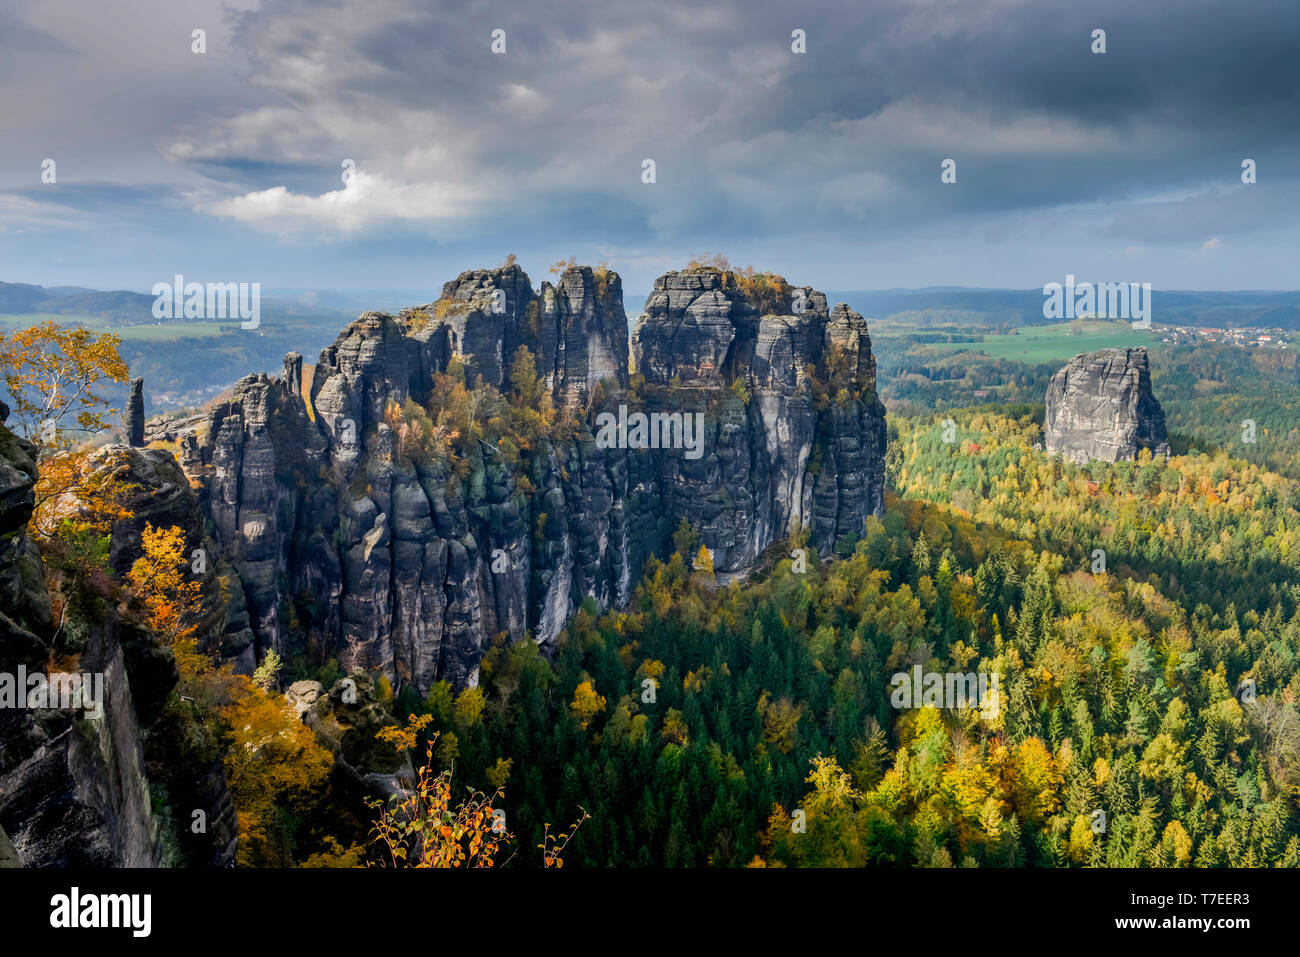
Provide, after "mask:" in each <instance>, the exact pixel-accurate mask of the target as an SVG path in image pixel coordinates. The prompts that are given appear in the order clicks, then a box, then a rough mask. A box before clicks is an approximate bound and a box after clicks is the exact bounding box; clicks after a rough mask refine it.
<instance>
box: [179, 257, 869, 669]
mask: <svg viewBox="0 0 1300 957" xmlns="http://www.w3.org/2000/svg"><path fill="white" fill-rule="evenodd" d="M728 275H729V274H728ZM520 345H523V346H527V348H528V349H529V350H530V351H531V352H532V353H533V355H534V357H535V361H536V366H537V370H538V373H539V378H540V381H541V382H542V383H544V385H545V387H546V388H548V389H549V390H550V391H551V394H552V398H553V400H554V404H555V406H556V407H557V408H559V409H566V408H567V409H570V410H573V412H574V413H575V414H576V416H577V420H578V425H577V428H576V434H574V435H572V436H571V437H568V438H557V437H555V436H552V437H550V438H543V439H542V440H540V441H539V442H537V443H535V444H534V445H533V446H532V447H531V448H529V449H528V450H526V451H525V453H524V454H523V455H522V456H520V457H515V456H513V455H510V454H507V453H506V452H504V451H503V450H502V449H500V448H497V447H494V446H492V445H490V444H488V443H486V442H475V443H473V444H472V447H471V448H470V449H469V450H468V451H467V452H464V454H463V461H462V462H461V463H460V467H459V470H458V471H453V468H454V467H453V464H452V463H451V462H450V461H448V459H447V457H446V456H433V457H412V456H408V455H404V454H402V451H401V441H402V437H401V436H399V435H397V434H395V432H394V430H393V429H390V427H389V425H388V424H387V423H386V422H385V421H384V412H385V409H386V408H387V407H388V406H389V405H390V403H394V402H396V403H398V404H401V403H403V402H405V401H406V400H407V399H411V400H414V401H415V402H417V403H421V404H423V403H427V402H428V401H429V399H430V396H431V393H432V389H433V381H434V376H435V375H436V374H437V373H440V372H443V371H446V370H447V369H448V367H449V365H450V364H451V363H452V361H453V360H457V361H458V362H459V363H460V364H461V365H462V366H463V368H464V369H465V372H466V378H467V380H468V381H469V382H471V383H472V382H473V381H475V380H476V379H481V381H482V382H483V383H484V384H490V385H492V386H494V387H496V388H498V389H500V390H502V391H505V390H508V389H509V388H510V386H511V382H510V368H511V364H512V361H513V357H514V352H515V349H517V348H518V346H520ZM631 351H632V353H633V356H634V361H635V372H636V373H637V375H635V376H633V375H630V374H629V367H628V357H629V343H628V334H627V321H626V317H625V315H624V312H623V306H622V286H621V282H620V280H619V277H618V276H617V274H615V273H612V272H602V271H593V270H591V269H588V268H580V267H570V268H568V269H567V270H566V271H565V272H564V273H563V275H562V276H561V277H560V278H559V280H558V281H557V282H556V283H555V284H554V285H552V284H550V283H543V284H542V287H541V290H540V291H539V292H534V291H533V289H532V287H531V284H530V282H529V280H528V277H527V275H526V274H524V272H523V270H521V269H519V267H518V266H514V265H511V266H506V267H502V268H500V269H495V270H478V271H471V272H466V273H462V274H461V275H460V277H458V278H457V279H456V280H455V281H453V282H450V283H447V284H446V285H445V286H444V289H443V296H442V298H441V299H440V300H439V301H438V302H436V303H430V304H427V305H425V306H421V307H417V308H414V309H410V310H405V311H403V312H402V313H401V314H400V315H399V316H396V317H393V316H388V315H384V314H380V313H367V314H365V315H363V316H361V317H360V318H359V319H357V320H356V321H355V322H353V323H352V324H351V325H350V326H348V327H347V328H346V329H345V330H343V332H342V333H341V334H340V335H339V337H338V339H337V340H336V341H335V343H334V344H333V345H331V346H330V347H328V348H327V349H325V350H324V351H323V352H322V353H321V356H320V360H319V362H318V364H317V366H316V368H315V371H314V374H313V377H312V384H311V389H310V400H309V402H310V404H309V403H308V400H306V399H304V397H303V395H302V391H303V390H302V387H301V383H300V381H299V379H300V376H301V361H300V359H298V360H295V359H294V357H293V356H292V355H291V356H290V357H289V358H288V359H287V360H286V373H285V375H284V376H283V377H281V378H275V379H271V378H268V377H266V376H250V377H248V378H246V379H244V380H242V381H241V382H240V383H239V384H238V385H237V386H236V388H235V390H234V392H233V394H232V396H231V398H230V399H229V400H228V401H226V402H223V403H220V404H219V405H217V406H216V407H214V408H213V409H212V410H211V411H210V413H209V416H208V418H207V420H206V422H205V423H203V424H201V425H200V426H199V427H197V428H195V429H193V430H192V434H189V435H183V436H181V445H182V464H183V465H184V467H185V468H186V470H187V472H189V473H190V475H191V476H193V477H196V478H198V479H200V480H201V481H202V482H203V484H204V487H205V492H204V494H203V498H204V501H205V508H206V509H207V513H208V515H209V516H210V518H211V520H212V525H213V527H214V530H215V537H216V539H217V542H218V545H219V549H220V550H221V551H222V554H223V555H224V556H227V557H228V558H229V560H230V562H231V564H232V566H233V568H234V569H235V570H236V572H237V574H238V579H239V581H240V582H241V583H242V586H243V592H244V595H245V600H246V605H247V610H248V625H249V631H250V636H241V635H240V634H239V633H238V631H237V629H235V628H234V627H233V626H232V627H230V628H228V629H227V632H228V635H229V640H228V641H227V643H226V653H227V654H228V655H230V656H232V657H236V658H238V659H239V661H240V664H241V666H243V667H245V668H251V667H252V665H253V663H254V661H255V659H256V657H258V656H260V655H261V654H262V653H264V652H265V650H266V649H268V648H275V649H276V650H278V651H279V652H281V653H282V654H290V655H291V654H295V653H300V652H308V653H310V654H312V655H314V656H316V657H318V658H323V657H328V656H338V657H339V658H340V659H341V662H342V663H343V665H344V666H345V667H357V666H359V667H370V668H375V669H378V670H380V671H382V672H383V673H384V674H385V675H387V676H388V677H389V678H390V680H392V681H393V683H394V685H395V686H396V685H400V684H402V683H408V682H409V683H413V684H414V685H415V686H416V687H417V688H418V689H419V690H420V691H421V692H423V691H425V690H427V689H428V687H429V686H430V685H431V684H432V683H433V682H434V681H436V680H438V679H447V680H449V681H451V682H452V683H453V684H455V685H457V686H465V685H470V684H473V683H475V682H476V681H477V675H478V662H479V659H480V657H481V655H482V652H483V649H484V646H485V645H486V644H487V643H488V642H490V641H491V640H492V639H493V638H494V637H496V636H497V635H504V636H506V637H507V638H509V639H510V640H519V639H521V638H522V637H524V635H525V634H526V633H527V634H530V635H531V636H532V637H533V638H534V639H535V640H538V641H543V642H545V641H549V640H551V639H553V638H554V637H555V636H556V635H557V634H558V633H559V631H560V630H561V629H562V628H563V627H564V624H565V622H566V621H567V619H568V617H569V616H570V614H572V612H573V611H574V610H575V609H576V607H577V605H578V604H580V603H581V602H582V601H584V600H585V599H588V598H590V599H593V600H594V601H595V602H596V604H597V605H598V606H600V607H609V606H611V605H612V606H622V605H623V604H625V603H626V602H627V601H628V599H629V598H630V596H631V592H632V588H633V587H634V584H635V581H636V580H637V578H638V577H639V575H640V572H641V568H642V566H643V565H644V563H645V561H646V560H647V559H648V558H649V557H651V556H652V555H659V556H661V557H664V556H666V554H667V553H668V552H670V551H671V540H672V534H673V532H674V531H676V529H677V527H678V524H679V522H680V521H681V519H683V518H685V519H687V520H688V521H690V523H691V524H692V525H693V527H694V528H695V530H696V531H697V532H698V534H699V538H700V541H701V543H702V544H704V545H705V546H707V547H708V548H709V549H710V550H711V551H712V553H713V556H714V563H715V568H716V569H717V570H718V571H719V572H720V573H723V574H724V575H738V574H739V575H743V574H744V573H746V572H748V570H749V569H750V568H751V567H752V566H753V564H754V562H755V560H756V558H757V557H758V555H759V553H760V552H762V550H763V549H764V548H766V547H767V546H768V545H770V544H771V543H772V542H773V541H775V540H777V539H779V538H782V537H784V536H785V535H786V534H787V533H788V532H789V531H790V530H791V528H793V527H795V526H798V525H804V526H807V527H808V528H809V529H810V532H811V539H810V541H811V543H812V544H814V545H816V546H817V547H818V548H819V549H820V551H821V553H822V554H823V555H826V554H828V553H829V551H830V550H831V549H832V548H833V546H834V545H835V543H836V542H837V540H839V539H840V538H842V537H843V536H846V535H848V536H853V535H855V534H857V533H858V532H859V531H860V530H861V528H862V524H863V520H864V519H865V518H866V516H867V515H870V514H879V513H880V512H881V511H882V510H883V505H884V464H883V463H884V444H885V420H884V409H883V407H882V406H881V404H880V402H879V401H878V400H877V398H876V394H875V361H874V359H873V358H872V355H871V347H870V339H869V338H868V336H867V331H866V323H865V321H864V320H863V319H862V317H861V316H859V315H857V314H856V313H854V312H852V311H851V310H849V309H848V308H847V307H844V306H837V307H836V308H835V309H834V310H829V309H828V308H827V305H826V301H825V297H824V296H822V295H821V294H820V293H816V292H814V291H813V290H810V289H807V288H805V289H802V290H795V289H791V288H790V287H788V286H785V285H784V284H783V283H782V284H779V287H759V286H755V285H754V284H753V283H752V282H751V283H746V282H743V281H739V280H737V279H736V277H734V276H731V277H730V278H728V276H727V275H724V274H721V273H719V272H717V271H716V270H710V269H703V270H694V271H687V272H681V273H669V274H668V275H666V276H664V277H662V278H661V279H659V280H658V281H657V282H656V284H655V289H654V292H653V294H652V296H651V297H650V300H649V301H648V302H647V304H646V313H645V315H643V316H642V317H641V319H640V322H639V325H638V329H637V331H636V334H635V335H634V336H633V342H632V347H631ZM638 413H643V414H645V415H646V416H659V417H661V418H662V419H663V421H664V423H666V424H665V426H664V427H665V431H664V432H663V437H664V438H665V439H666V441H665V443H664V444H665V445H666V446H669V447H665V448H659V447H658V445H659V443H658V442H657V441H656V442H655V443H654V446H655V447H650V448H647V447H643V445H641V446H639V444H638V441H637V433H636V430H635V427H633V428H630V429H624V430H620V431H619V435H620V436H621V438H619V439H618V440H616V441H610V440H609V436H610V435H611V434H612V433H611V431H610V430H609V429H605V430H602V429H601V428H599V427H598V423H599V422H601V421H620V422H627V421H629V420H631V421H632V422H633V423H635V420H636V419H637V414H638ZM602 414H603V415H604V416H606V417H607V419H602ZM697 416H698V419H697V418H696V417H697ZM657 421H658V419H656V422H657ZM696 421H699V422H700V423H702V428H700V429H699V430H698V432H697V431H695V430H694V428H693V426H694V423H695V422H696ZM683 426H685V431H684V430H683ZM559 434H560V433H556V435H559ZM642 437H644V435H643V433H642ZM657 437H658V436H657ZM687 439H688V440H690V441H689V442H684V440H687ZM667 440H671V441H667ZM249 637H251V640H248V638H249Z"/></svg>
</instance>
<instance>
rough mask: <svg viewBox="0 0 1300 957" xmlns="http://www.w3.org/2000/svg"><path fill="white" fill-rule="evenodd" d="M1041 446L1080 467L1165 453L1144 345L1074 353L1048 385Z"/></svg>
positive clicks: (1166, 445) (1162, 417) (1161, 417)
mask: <svg viewBox="0 0 1300 957" xmlns="http://www.w3.org/2000/svg"><path fill="white" fill-rule="evenodd" d="M1045 431H1046V441H1045V444H1046V448H1047V451H1048V452H1050V453H1053V454H1060V455H1062V456H1063V457H1065V458H1066V459H1068V460H1070V461H1071V462H1074V463H1076V464H1079V465H1083V464H1086V463H1087V462H1089V461H1091V460H1092V459H1100V460H1101V461H1103V462H1118V461H1120V460H1121V459H1136V458H1137V455H1138V452H1139V451H1141V450H1142V449H1149V450H1150V451H1151V452H1152V454H1155V455H1167V454H1168V452H1169V442H1168V440H1167V437H1166V435H1165V414H1164V411H1163V410H1162V409H1161V408H1160V403H1159V402H1157V401H1156V398H1155V396H1154V395H1153V394H1152V392H1151V366H1150V359H1149V358H1148V355H1147V350H1146V349H1145V348H1141V347H1138V348H1117V349H1105V350H1102V351H1101V352H1095V353H1092V354H1091V355H1089V354H1083V353H1081V354H1079V355H1077V356H1075V357H1074V358H1073V359H1071V360H1070V361H1069V362H1068V363H1066V365H1065V366H1064V368H1062V369H1061V370H1060V371H1059V372H1057V373H1056V375H1054V376H1052V381H1051V382H1050V383H1049V384H1048V386H1047V418H1046V426H1045Z"/></svg>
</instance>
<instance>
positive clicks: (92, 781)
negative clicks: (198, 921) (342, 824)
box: [0, 403, 235, 867]
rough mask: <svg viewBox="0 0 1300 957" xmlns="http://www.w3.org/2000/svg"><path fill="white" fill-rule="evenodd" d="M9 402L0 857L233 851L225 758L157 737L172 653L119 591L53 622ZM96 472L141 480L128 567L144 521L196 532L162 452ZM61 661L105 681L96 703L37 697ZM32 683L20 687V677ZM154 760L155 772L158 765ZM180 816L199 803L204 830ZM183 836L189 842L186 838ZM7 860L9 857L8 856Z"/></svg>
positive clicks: (121, 458) (0, 538)
mask: <svg viewBox="0 0 1300 957" xmlns="http://www.w3.org/2000/svg"><path fill="white" fill-rule="evenodd" d="M7 414H8V409H6V408H5V407H4V406H3V403H0V681H3V682H6V683H7V685H8V692H9V694H11V695H12V694H13V692H14V691H15V690H21V693H22V694H23V695H24V700H23V701H22V702H17V700H16V699H15V700H6V701H5V706H3V707H0V832H2V833H4V834H6V835H7V839H6V838H3V837H0V857H10V856H11V855H12V856H16V858H17V860H18V861H19V862H21V864H23V865H25V866H32V867H43V866H90V867H150V866H158V865H160V864H163V863H181V862H186V861H188V862H190V863H198V864H214V865H221V864H224V863H226V862H227V861H229V860H230V859H232V857H233V853H234V845H235V820H234V810H233V806H232V805H231V803H230V797H229V793H228V792H227V790H226V782H225V776H224V771H223V769H222V767H221V764H220V762H219V761H218V760H216V759H215V757H214V758H213V760H211V761H209V762H207V763H205V764H200V765H198V766H196V765H195V764H194V762H193V761H187V760H185V759H183V758H181V757H179V756H177V755H176V754H174V753H171V750H170V748H171V745H169V744H168V743H167V739H168V737H169V736H168V735H166V734H154V731H155V730H156V729H157V728H158V727H159V725H160V723H161V722H162V721H163V717H162V711H163V703H164V701H165V700H166V698H167V696H168V694H169V692H170V690H171V688H172V687H173V686H174V685H175V683H176V679H177V673H176V668H175V664H174V662H173V660H172V657H171V653H170V651H169V650H167V649H165V648H161V647H159V646H158V645H157V644H156V643H155V642H153V641H152V640H151V639H150V638H149V637H148V636H147V635H145V634H144V633H142V632H140V631H139V630H138V629H135V628H133V627H132V626H131V625H130V624H129V623H128V622H126V621H125V620H123V619H122V618H121V617H120V616H119V615H118V614H117V609H116V608H115V607H114V604H113V600H114V599H113V598H112V596H111V594H109V593H105V592H101V591H99V590H97V589H96V588H94V587H92V586H90V585H88V584H87V585H84V586H83V587H79V588H77V589H76V590H75V592H74V593H73V594H71V595H65V596H64V612H63V615H62V616H61V620H60V622H59V623H58V625H57V626H56V623H55V622H54V621H53V619H52V615H51V601H50V595H49V593H48V592H47V590H46V584H45V571H44V566H43V562H42V557H41V555H40V554H39V552H38V551H37V549H36V547H35V546H34V545H33V543H32V541H31V539H30V538H29V537H28V535H27V531H26V526H27V522H28V520H29V519H30V517H31V514H32V508H33V504H34V493H33V486H34V483H35V481H36V477H37V469H36V463H35V450H34V449H33V447H32V446H31V445H30V444H29V443H27V442H25V441H24V440H22V439H20V438H18V437H17V436H15V435H14V434H13V433H12V432H10V431H9V430H8V429H6V428H5V427H4V425H3V422H4V419H5V418H6V417H7ZM95 467H97V468H107V469H112V470H114V471H121V472H122V476H121V477H122V478H123V479H124V480H125V482H127V483H129V484H130V485H131V486H133V487H134V494H133V496H132V498H131V499H130V500H129V501H128V502H127V503H126V505H127V508H128V509H130V510H131V511H133V512H134V513H135V518H133V519H132V520H130V521H126V522H122V523H120V524H119V525H118V527H117V528H116V529H115V530H114V534H113V538H112V542H111V546H110V561H111V562H112V564H114V566H115V567H116V570H117V571H118V572H119V573H120V572H121V571H123V570H124V569H125V567H126V566H128V565H129V564H130V562H131V561H133V560H134V557H135V556H137V555H138V554H139V551H138V544H139V531H140V529H141V528H143V525H144V522H145V521H149V520H152V521H154V522H155V523H162V522H165V523H166V524H168V525H171V524H178V525H182V526H183V527H185V528H187V530H188V531H189V532H190V533H191V534H192V535H193V536H194V537H195V540H196V541H198V540H199V539H200V538H201V530H202V527H203V521H202V516H201V514H200V512H199V510H198V500H197V498H196V497H195V496H194V494H193V493H192V492H190V490H189V484H188V482H187V481H186V479H185V476H184V475H183V473H182V472H181V470H180V469H179V467H178V466H177V465H176V463H175V462H174V461H173V460H172V459H171V456H170V455H168V454H167V453H165V452H159V451H155V450H145V449H134V448H130V447H128V446H125V445H120V446H111V447H109V448H107V449H105V450H103V451H102V452H100V453H99V454H98V456H97V458H96V464H95ZM55 670H58V671H63V672H68V673H75V674H78V675H84V676H90V677H91V678H92V680H97V681H100V682H102V683H101V684H100V685H99V686H98V687H99V689H100V690H99V692H98V693H95V694H94V697H96V698H97V699H98V706H97V707H93V708H80V709H78V708H71V709H69V708H62V707H58V706H56V705H57V703H56V702H50V701H42V700H40V698H39V697H38V698H37V699H35V700H33V699H32V697H31V696H30V693H29V692H30V689H31V688H32V687H33V686H32V685H31V683H30V676H31V675H32V674H36V673H49V672H53V671H55ZM24 674H25V675H26V676H28V678H29V680H28V681H25V682H23V683H22V685H20V684H19V682H18V681H17V680H16V679H17V678H18V676H20V675H24ZM151 766H152V767H153V770H152V771H151ZM156 808H162V809H164V811H165V813H166V814H167V815H168V816H169V817H170V819H171V821H173V822H174V821H175V820H176V819H177V818H179V817H180V816H181V815H184V819H185V821H186V822H187V823H188V821H189V818H190V814H191V813H192V811H193V810H196V809H202V810H204V811H205V812H206V813H207V815H208V819H209V821H210V822H211V824H210V827H209V829H208V833H207V834H206V835H204V836H203V837H202V838H189V837H181V836H179V832H180V828H179V827H169V826H168V825H167V823H166V822H165V821H163V820H160V819H159V817H158V815H157V814H156V812H155V809H156ZM182 845H185V846H182ZM11 859H12V857H11Z"/></svg>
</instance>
